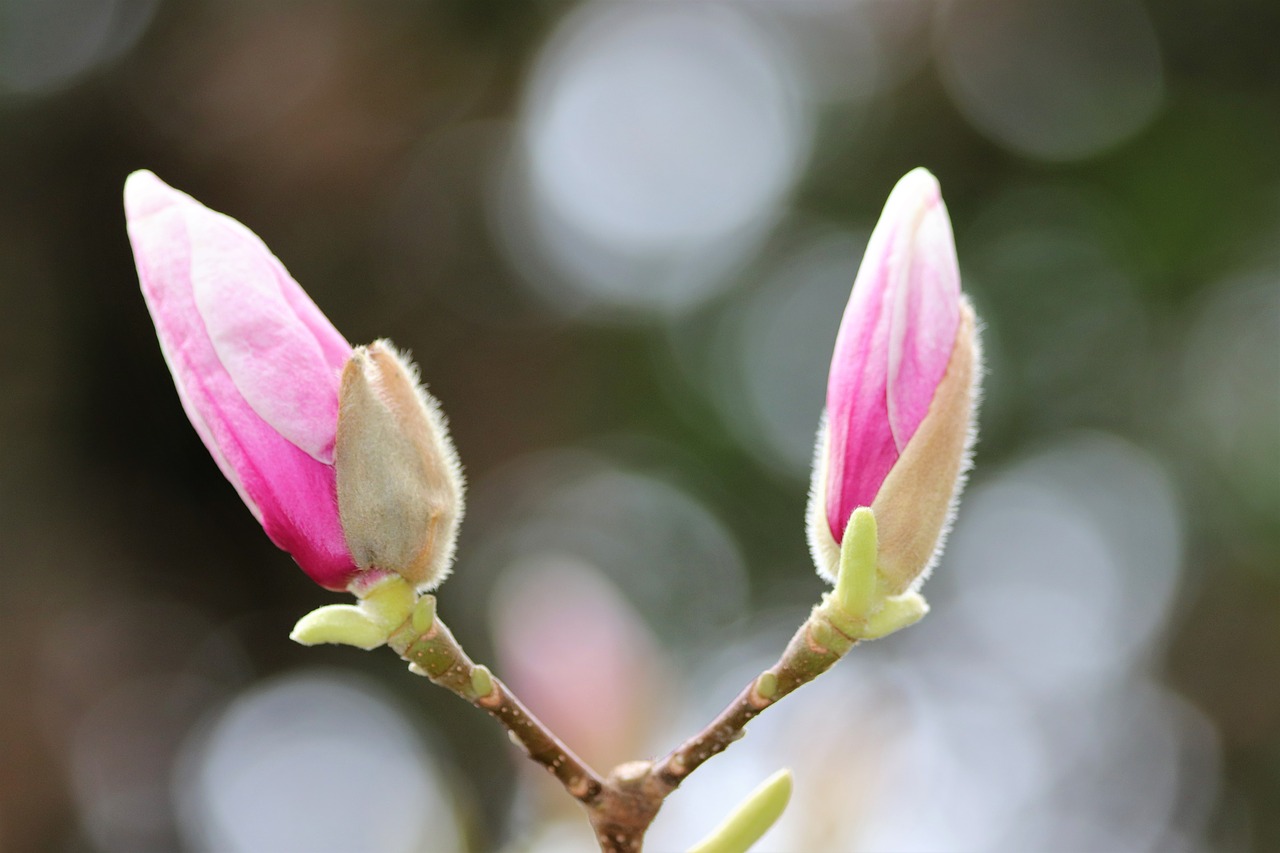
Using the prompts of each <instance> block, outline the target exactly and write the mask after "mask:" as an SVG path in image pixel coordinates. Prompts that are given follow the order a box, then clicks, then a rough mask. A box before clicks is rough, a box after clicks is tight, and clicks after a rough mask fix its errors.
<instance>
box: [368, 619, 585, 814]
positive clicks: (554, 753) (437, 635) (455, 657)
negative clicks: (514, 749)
mask: <svg viewBox="0 0 1280 853" xmlns="http://www.w3.org/2000/svg"><path fill="white" fill-rule="evenodd" d="M413 623H414V620H413V619H410V620H408V621H406V622H405V623H404V625H402V626H400V628H398V629H397V630H396V631H395V633H393V634H392V635H391V637H390V638H389V639H388V640H387V645H388V646H390V647H391V648H392V649H394V650H395V652H396V653H397V654H398V655H400V657H402V658H404V659H405V660H406V661H408V662H409V663H410V665H411V667H410V668H411V669H413V671H414V672H417V673H418V674H420V675H425V676H426V677H427V678H429V679H431V681H432V682H433V683H435V684H438V685H440V686H441V687H444V688H446V689H448V690H450V691H452V692H453V693H455V694H457V695H458V696H460V697H461V698H463V699H465V700H466V701H468V702H470V703H471V704H472V705H475V706H476V707H477V708H479V709H481V710H482V711H485V712H487V713H488V714H489V715H490V716H491V717H493V718H494V719H496V720H497V721H498V722H500V723H501V724H502V725H503V726H504V727H505V728H506V730H507V731H508V732H509V733H510V734H511V737H512V739H513V740H514V741H515V742H516V743H517V744H519V745H520V746H521V747H522V748H523V749H524V751H525V754H526V755H528V756H529V758H530V759H531V760H532V761H534V762H536V763H538V764H540V765H542V766H543V767H544V768H546V770H547V771H548V772H549V773H551V775H553V776H555V777H556V779H558V780H559V781H560V784H561V785H563V786H564V789H565V790H566V791H568V792H569V794H570V796H572V797H573V798H574V799H576V800H578V801H580V802H581V803H583V804H584V805H586V806H587V807H588V808H591V807H593V806H596V805H597V804H598V803H599V801H600V800H601V795H602V792H603V791H604V787H605V782H604V780H603V779H601V778H600V776H599V774H597V773H596V771H595V770H593V769H592V768H591V766H590V765H588V764H587V763H586V762H585V761H583V760H582V759H581V758H579V757H578V756H577V755H575V754H574V753H573V751H572V750H571V749H569V748H568V747H567V746H565V745H564V744H563V743H562V742H561V741H560V739H559V738H558V737H556V735H555V733H553V732H552V731H551V730H550V729H548V728H547V727H546V725H545V724H544V723H543V722H542V721H541V720H539V719H538V718H537V717H535V716H534V715H533V713H532V712H531V711H530V710H529V709H528V708H526V707H525V706H524V704H523V703H522V702H521V701H520V700H519V699H517V698H516V696H515V695H514V694H513V693H512V692H511V690H510V688H508V687H507V686H506V685H505V684H503V683H502V681H501V680H499V679H498V678H496V677H494V676H493V675H491V674H490V673H489V670H488V669H486V668H485V667H483V666H477V665H476V664H475V663H474V662H472V660H471V658H469V657H467V653H466V652H464V651H463V650H462V646H460V645H459V644H458V641H457V640H456V639H455V638H454V636H453V633H452V632H451V631H450V630H449V628H448V626H446V625H445V624H444V622H442V621H440V619H438V618H436V619H433V620H432V622H431V625H430V627H427V628H426V629H425V630H421V627H422V626H419V627H418V628H415V626H414V624H413Z"/></svg>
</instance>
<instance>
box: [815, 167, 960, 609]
mask: <svg viewBox="0 0 1280 853" xmlns="http://www.w3.org/2000/svg"><path fill="white" fill-rule="evenodd" d="M980 376H981V355H980V349H979V344H978V337H977V329H976V322H975V320H974V316H973V310H972V309H971V308H970V307H969V304H968V302H967V301H966V300H965V299H964V297H963V296H962V295H961V293H960V272H959V268H958V266H957V264H956V256H955V244H954V241H953V239H952V236H951V223H950V221H949V220H948V218H947V212H946V208H945V207H944V206H943V203H942V197H941V195H940V193H939V190H938V183H937V181H936V180H935V179H934V177H933V176H932V175H931V174H929V173H928V172H927V171H925V170H924V169H916V170H914V171H912V172H910V173H909V174H908V175H906V176H905V177H904V178H903V179H902V180H901V181H899V182H898V185H897V186H896V187H894V190H893V192H892V193H891V194H890V196H889V200H888V202H886V204H885V209H884V213H883V214H882V215H881V218H880V221H879V223H877V225H876V228H875V230H874V231H873V232H872V235H871V239H870V241H869V242H868V244H867V252H866V255H865V257H864V258H863V262H862V266H861V268H860V269H859V270H858V276H857V279H856V281H855V282H854V285H853V292H852V294H851V295H850V297H849V305H848V307H847V308H846V309H845V313H844V319H843V320H842V321H841V325H840V333H839V336H838V337H837V339H836V348H835V353H834V355H833V357H832V361H831V373H830V377H829V379H828V385H827V411H826V416H825V419H824V423H823V426H822V428H821V429H820V430H819V433H818V447H817V451H816V456H815V460H814V472H813V483H812V488H811V491H810V498H809V513H808V527H809V544H810V548H811V550H812V551H813V557H814V562H815V564H816V565H817V568H818V571H819V573H821V574H823V575H825V576H826V577H827V578H829V579H831V580H833V581H834V580H835V579H836V575H837V567H838V565H839V558H840V546H841V543H842V541H843V538H844V535H845V531H846V527H847V525H848V524H849V520H850V518H851V517H852V516H853V513H854V511H855V510H856V509H857V508H858V507H870V508H871V510H872V512H873V513H874V515H875V521H876V525H877V528H878V536H879V539H878V552H877V565H878V572H879V576H880V583H881V586H882V588H881V592H882V594H885V595H898V594H901V593H903V592H905V591H907V590H909V589H911V588H913V587H914V586H915V585H917V583H918V581H919V580H920V579H921V578H923V577H924V575H925V574H926V573H927V572H928V570H929V569H930V568H931V566H932V563H933V561H934V559H935V557H936V555H937V553H938V551H939V550H940V549H941V544H942V540H943V538H944V536H945V533H946V530H947V527H948V526H949V524H950V519H951V515H952V510H953V507H954V504H955V501H956V500H957V499H958V497H959V494H960V488H961V486H962V484H963V476H964V472H965V470H966V469H967V467H968V459H969V450H970V447H971V445H972V442H973V437H974V432H973V423H974V413H975V409H976V403H977V397H978V380H979V378H980Z"/></svg>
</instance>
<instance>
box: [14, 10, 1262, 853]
mask: <svg viewBox="0 0 1280 853" xmlns="http://www.w3.org/2000/svg"><path fill="white" fill-rule="evenodd" d="M1278 39H1280V5H1277V4H1276V3H1275V2H1274V0H1224V2H1214V3H1192V2H1186V0H1161V2H1154V0H1152V2H1149V3H1146V4H1143V3H1141V2H1139V0H1072V2H1066V0H1062V2H1055V0H968V1H967V2H966V0H958V2H951V3H941V2H925V1H924V0H866V2H860V0H844V2H837V1H836V0H831V2H820V3H819V2H802V0H797V2H770V3H762V4H756V3H724V4H711V3H651V2H625V3H608V2H598V0H595V1H594V2H578V3H574V2H552V0H543V1H542V2H529V0H453V1H452V2H446V1H445V0H440V2H426V1H425V0H416V1H415V0H346V2H343V0H317V2H308V3H297V2H244V0H206V2H183V0H0V391H2V393H0V413H2V414H0V448H3V452H0V483H2V486H0V506H2V507H3V509H2V510H0V542H2V543H3V548H2V550H3V554H4V559H3V566H2V568H0V572H2V573H3V579H4V586H3V589H4V594H3V595H2V596H0V638H2V639H3V642H2V643H0V849H3V850H6V851H10V850H12V851H26V850H54V851H130V853H132V851H164V850H210V851H239V850H244V851H287V850H299V851H324V850H331V851H356V850H378V851H409V850H428V851H436V850H454V849H470V850H491V849H502V848H506V849H513V850H519V849H539V850H572V849H589V845H590V840H589V838H588V837H587V834H586V832H585V829H584V827H583V825H582V824H581V819H580V817H579V815H578V814H577V813H576V807H574V806H573V804H572V803H570V802H568V801H567V799H566V798H564V797H563V795H562V794H560V793H559V792H558V791H557V790H554V789H553V786H552V785H551V783H550V782H549V781H548V780H547V779H545V778H543V777H542V775H540V774H539V773H538V772H535V771H532V770H529V769H527V768H525V767H523V766H522V765H521V760H520V759H519V758H518V757H517V755H516V753H515V751H514V750H513V749H512V748H511V746H510V745H509V744H508V742H507V739H506V737H505V736H504V735H503V734H502V732H501V731H500V729H498V728H497V727H496V726H495V725H494V724H493V723H492V722H491V721H489V720H488V719H485V718H484V717H483V716H482V715H480V714H478V713H476V712H475V711H474V710H473V709H471V708H469V707H467V706H465V705H464V704H463V703H461V702H459V701H458V700H457V699H456V698H454V697H452V696H451V695H448V694H446V693H445V692H444V691H441V690H438V689H436V688H434V687H432V686H431V685H429V684H427V683H426V682H425V681H423V680H421V679H415V678H412V677H410V676H409V675H408V674H407V673H405V672H404V671H403V667H402V665H401V664H400V662H399V661H398V660H396V659H395V657H394V656H393V655H391V654H389V653H387V652H375V653H361V652H358V651H355V650H352V649H345V648H334V647H326V648H316V649H304V648H301V647H299V646H296V645H294V644H292V643H290V642H289V640H288V639H287V635H288V632H289V629H290V627H291V626H292V624H293V622H294V620H295V619H296V618H297V617H298V616H300V615H301V614H303V613H305V612H306V611H308V610H309V609H311V608H314V607H316V606H319V605H321V604H324V603H327V602H331V601H334V600H336V599H335V597H333V596H331V595H328V594H325V593H324V592H323V591H321V590H319V589H318V588H316V587H314V586H312V585H311V584H310V583H309V582H308V581H307V580H306V578H305V577H304V576H303V575H302V574H301V572H299V571H297V570H296V568H295V567H294V565H293V564H292V562H291V561H290V559H289V558H288V557H287V556H286V555H285V554H283V553H282V552H279V551H277V550H276V549H274V548H273V547H272V546H271V544H270V543H269V542H268V541H267V539H266V537H265V536H264V535H263V534H262V532H261V530H260V529H259V528H258V527H257V526H256V525H255V523H254V521H253V519H252V518H251V517H250V515H249V513H248V512H246V511H245V510H244V508H243V506H242V505H241V504H240V502H239V501H238V500H237V498H236V495H235V492H234V491H233V490H232V489H231V488H230V486H228V485H227V484H226V482H225V481H224V480H223V479H222V478H221V476H220V475H219V473H218V471H217V469H216V468H215V466H214V465H213V464H212V462H211V461H210V459H209V458H208V455H207V453H206V451H205V450H204V448H203V447H202V446H201V444H200V442H199V440H198V439H197V437H196V435H195V433H194V431H193V430H192V429H191V428H190V426H189V425H188V424H187V422H186V421H185V419H184V417H183V414H182V411H181V408H180V407H179V405H178V400H177V397H176V395H175V393H174V390H173V387H172V383H171V381H170V379H169V376H168V374H167V372H166V369H165V366H164V363H163V361H162V359H161V357H160V353H159V350H158V348H157V346H156V343H155V338H154V334H153V331H152V329H151V325H150V321H149V319H148V317H147V314H146V311H145V308H144V305H143V302H142V299H141V297H140V295H139V293H138V289H137V282H136V278H135V274H134V271H133V267H132V262H131V256H130V252H129V247H128V244H127V241H126V236H125V230H124V220H123V215H122V211H121V205H120V191H121V186H122V183H123V181H124V178H125V176H126V175H127V174H128V173H129V172H130V171H131V170H134V169H138V168H150V169H153V170H154V171H156V172H157V173H158V174H159V175H160V176H161V177H162V178H164V179H165V180H167V181H168V182H170V183H172V184H173V185H175V186H177V187H179V188H181V189H183V190H185V191H187V192H190V193H191V194H193V195H194V196H196V197H197V198H199V199H201V200H202V201H204V202H205V203H207V204H209V205H210V206H212V207H214V208H215V209H218V210H222V211H225V212H227V213H229V214H231V215H233V216H235V217H237V218H238V219H240V220H242V221H243V222H245V223H246V224H247V225H248V226H249V227H251V228H253V229H254V230H255V231H257V232H258V233H259V234H260V235H261V236H262V237H263V238H264V240H265V241H266V242H267V243H268V245H270V246H271V247H272V248H273V249H274V251H275V252H276V253H277V254H278V255H279V257H280V258H281V259H282V260H283V261H284V263H285V264H286V265H287V266H288V267H289V269H290V270H291V271H292V272H293V274H294V275H295V277H296V278H297V279H298V280H299V281H300V282H302V283H303V285H304V287H306V288H307V289H308V291H309V292H310V293H311V294H312V296H313V297H314V299H315V300H316V302H317V303H318V304H319V305H320V307H321V308H322V309H323V310H324V311H325V312H326V313H327V314H328V316H329V317H330V318H331V319H332V320H333V321H334V323H335V324H336V325H337V326H338V327H339V328H340V329H341V330H343V332H344V333H345V334H346V335H347V336H348V337H349V339H351V340H352V341H355V342H365V341H369V340H371V339H373V338H375V337H379V336H389V337H391V338H392V339H394V340H395V341H396V342H397V343H398V344H400V345H402V346H405V347H407V348H409V349H411V350H412V351H413V353H414V354H415V356H416V358H417V359H418V361H419V362H420V364H421V366H422V369H423V373H424V376H425V377H426V379H427V381H428V382H429V384H430V386H431V388H432V390H433V391H434V392H435V394H436V395H437V396H438V397H439V398H440V399H441V400H442V401H443V404H444V406H445V408H446V411H447V413H448V415H449V417H450V419H451V421H452V425H453V434H454V437H455V441H456V443H457V445H458V448H459V451H460V453H461V455H462V458H463V460H464V463H465V466H466V470H467V475H468V479H469V483H470V503H469V512H468V518H467V520H466V523H465V525H464V527H463V532H462V536H461V542H460V559H459V563H458V566H457V570H456V572H455V575H454V577H453V579H451V580H450V581H449V582H448V584H446V585H445V587H444V588H443V589H442V591H441V593H440V610H441V613H442V614H443V615H444V617H445V618H446V619H447V620H448V621H449V622H450V623H451V625H452V626H453V628H454V630H455V632H456V633H457V634H458V635H459V637H460V638H461V639H462V640H463V642H464V644H465V645H466V646H467V648H468V649H469V650H470V651H471V653H472V654H473V656H476V657H478V658H479V659H481V660H485V661H488V662H490V663H491V664H492V665H493V666H494V668H495V669H496V670H497V671H499V672H500V673H502V674H504V675H505V676H507V677H508V678H509V680H510V681H511V682H512V683H513V684H515V685H516V686H517V687H518V688H520V690H521V692H522V693H523V694H524V695H525V698H526V699H527V701H528V702H529V703H530V704H531V705H532V706H533V707H534V708H535V710H537V711H539V712H541V713H543V714H544V715H545V716H546V717H547V718H548V719H550V720H552V721H553V722H554V724H555V725H556V726H557V727H558V728H559V729H561V730H562V734H563V735H564V736H565V738H566V739H567V740H568V741H569V742H570V743H571V745H573V746H575V747H576V748H577V749H578V750H579V751H580V752H581V753H583V754H584V756H585V757H586V758H587V759H588V760H591V761H593V762H595V763H597V764H598V765H599V766H602V767H603V766H608V765H610V764H611V763H613V762H616V761H620V760H622V759H626V758H634V757H639V756H643V755H648V754H657V753H659V752H662V751H665V750H666V749H668V748H670V747H671V746H672V745H674V744H675V743H676V742H678V740H680V739H681V738H682V737H683V736H685V735H687V734H689V733H690V732H691V731H692V730H693V729H694V728H695V727H697V726H700V725H701V724H702V722H703V721H705V720H706V719H708V718H709V716H710V715H711V714H712V713H714V711H716V710H718V708H719V707H720V706H721V705H722V704H723V703H725V702H726V701H728V699H730V698H731V697H732V696H733V695H734V694H735V693H736V692H737V690H738V689H739V687H740V685H741V684H742V683H745V681H746V680H747V679H748V678H749V677H751V675H752V674H754V673H755V672H756V671H758V668H759V667H761V666H763V665H765V664H767V663H768V662H770V661H771V660H772V658H773V656H775V655H776V653H777V651H778V650H779V649H780V648H781V644H782V642H783V641H784V639H785V638H786V637H787V636H788V635H789V633H790V632H791V630H792V629H793V628H794V626H795V625H796V624H798V622H799V621H800V619H801V618H802V616H803V615H804V613H805V610H806V609H807V607H809V606H810V605H811V604H812V603H813V602H814V601H816V600H817V597H818V595H819V594H820V592H821V590H822V585H821V584H820V582H819V581H818V579H817V578H816V576H815V575H814V573H813V571H812V569H811V568H810V562H809V558H808V555H807V553H806V548H805V544H804V532H803V524H802V518H803V510H804V501H805V493H806V488H807V480H808V466H809V458H810V453H811V443H812V439H813V434H814V430H815V428H816V425H817V421H818V416H819V412H820V409H821V407H822V398H823V388H824V382H825V372H826V361H827V359H828V357H829V353H830V349H831V345H832V342H833V340H834V334H835V330H836V328H837V325H838V320H839V315H840V312H841V310H842V308H843V305H844V301H845V299H846V298H847V294H848V289H849V286H850V284H851V282H852V279H853V275H854V272H855V270H856V268H857V264H858V262H859V258H860V254H861V251H862V248H863V246H864V244H865V239H866V236H867V234H868V232H869V229H870V227H871V225H872V224H873V223H874V221H875V218H876V216H877V215H878V213H879V209H880V206H881V204H882V203H883V200H884V198H885V196H886V195H887V193H888V191H889V189H890V188H891V186H892V185H893V183H894V182H895V181H896V180H897V178H898V177H899V176H901V175H902V174H904V173H905V172H906V171H908V170H909V169H910V168H912V167H915V166H918V165H923V166H927V167H928V168H929V169H931V170H932V171H933V172H934V173H935V174H936V175H937V176H938V177H939V179H940V181H941V183H942V187H943V192H944V196H945V198H946V200H947V203H948V206H949V208H950V211H951V214H952V218H953V221H954V225H955V233H956V241H957V244H958V247H959V256H960V259H961V265H962V268H963V274H964V281H965V288H966V290H967V291H968V292H969V293H970V294H971V296H972V299H973V301H974V303H975V304H976V306H977V309H978V312H979V314H980V316H981V317H982V318H983V320H984V321H985V330H984V342H985V347H986V351H987V358H988V367H989V376H988V378H987V382H986V399H985V401H984V405H983V408H982V415H981V421H982V434H981V441H980V444H979V446H978V455H977V468H976V470H975V472H974V475H973V477H972V480H971V483H970V487H969V491H968V493H967V496H966V499H965V501H964V503H963V506H962V509H961V512H960V516H959V520H958V524H957V526H956V528H955V531H954V533H953V535H952V539H951V543H950V547H949V549H948V552H947V554H946V557H945V559H944V560H943V561H942V564H941V566H940V567H939V569H938V570H937V571H936V572H935V575H934V577H933V579H932V580H931V581H930V583H929V585H928V587H927V590H926V592H927V594H928V597H929V599H930V601H931V603H932V605H933V608H934V609H933V613H932V614H931V615H930V616H929V617H928V619H927V620H925V622H923V623H922V624H921V625H920V626H918V627H916V628H914V629H912V630H910V631H908V632H905V633H903V634H900V635H897V636H895V637H893V638H891V639H889V640H885V641H883V642H881V643H876V644H873V645H870V646H867V647H864V648H861V649H858V650H856V651H855V652H854V653H853V654H852V655H851V656H850V658H849V659H847V660H846V661H844V662H842V664H841V665H840V666H839V667H838V668H837V669H836V670H834V671H833V672H832V673H831V674H829V675H827V676H824V678H823V679H822V680H821V681H819V682H817V683H815V684H814V685H812V686H810V687H808V688H806V689H805V690H803V691H801V692H800V693H799V694H797V695H795V696H794V697H792V698H790V699H788V700H787V701H786V702H785V703H783V705H781V706H779V707H778V708H776V709H774V710H773V711H771V712H770V713H769V714H767V715H766V716H765V717H764V718H762V719H761V720H759V721H757V722H756V723H754V724H753V725H752V726H751V729H750V732H749V736H748V737H747V738H746V739H745V740H744V741H743V742H742V743H740V744H738V745H735V746H734V747H733V748H732V749H731V750H730V751H729V752H728V753H727V754H726V755H725V756H723V757H721V758H719V759H717V760H716V761H714V762H712V763H710V764H708V765H707V766H706V767H705V768H704V769H703V770H702V771H700V772H699V773H698V774H696V775H695V776H694V777H693V778H692V779H691V780H690V781H689V783H688V784H687V785H686V786H685V788H683V789H682V790H681V791H680V792H678V793H677V794H676V795H675V796H673V797H672V798H671V800H670V801H669V802H668V805H667V806H666V808H665V810H664V812H663V814H662V815H661V817H660V819H659V821H658V824H657V825H656V826H655V828H654V830H653V835H652V836H651V838H652V848H653V849H655V850H668V849H679V848H680V847H681V846H682V845H685V844H688V843H690V842H692V841H693V840H695V839H696V838H698V837H699V836H700V835H701V833H703V832H704V831H705V830H706V829H708V828H709V827H710V826H711V825H713V824H714V823H715V822H716V821H717V820H718V819H719V818H720V817H721V816H722V815H723V814H724V813H726V812H727V810H728V809H729V807H730V805H731V804H732V803H734V802H736V801H737V799H738V798H739V797H740V796H741V795H743V794H744V793H745V792H746V791H747V790H749V789H750V788H751V787H753V786H754V785H755V784H756V783H757V782H759V781H760V780H761V779H763V778H764V777H765V776H767V775H768V774H769V773H771V772H772V771H773V770H775V769H777V768H778V767H781V766H790V767H792V768H794V770H795V773H796V789H795V790H796V793H795V798H794V800H793V804H792V806H791V808H790V810H789V812H788V814H787V815H786V816H785V817H784V819H783V821H782V822H781V823H780V824H779V826H778V827H777V828H776V829H775V830H774V831H773V833H772V834H771V835H770V836H769V838H768V839H767V841H766V843H765V844H764V845H762V847H763V849H774V850H802V849H803V850H826V849H830V850H844V849H848V850H903V851H906V850H927V851H933V850H937V851H942V850H1009V851H1022V850H1072V851H1081V850H1125V851H1137V850H1160V851H1176V850H1202V849H1211V850H1226V851H1236V850H1241V851H1243V850H1274V849H1280V50H1277V49H1276V47H1275V45H1276V43H1277V40H1278Z"/></svg>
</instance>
